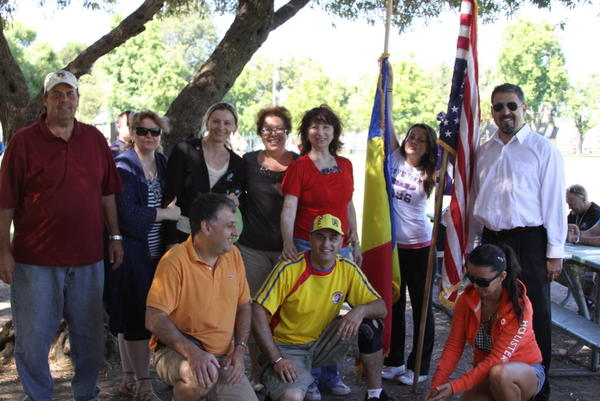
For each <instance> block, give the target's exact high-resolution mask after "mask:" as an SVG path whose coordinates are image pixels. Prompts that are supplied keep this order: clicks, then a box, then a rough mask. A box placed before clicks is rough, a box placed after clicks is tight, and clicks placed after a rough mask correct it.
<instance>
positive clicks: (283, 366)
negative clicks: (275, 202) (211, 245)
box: [252, 214, 391, 401]
mask: <svg viewBox="0 0 600 401" xmlns="http://www.w3.org/2000/svg"><path fill="white" fill-rule="evenodd" d="M343 237H344V233H343V231H342V224H341V222H340V219H338V218H337V217H335V216H332V215H330V214H324V215H322V216H318V217H317V218H315V220H314V222H313V225H312V229H311V234H310V245H311V250H310V251H308V252H305V253H302V254H299V255H298V256H296V257H295V258H294V259H291V260H285V261H282V262H281V263H279V264H278V265H277V266H275V267H274V268H273V271H272V272H271V274H270V275H269V276H268V277H267V279H266V280H265V282H264V283H263V285H262V287H261V289H260V290H259V291H258V293H257V295H256V297H255V299H254V303H253V306H252V329H253V333H254V336H255V338H256V340H257V342H258V344H259V346H260V348H261V350H262V352H263V355H262V359H263V364H264V365H265V366H266V365H270V366H268V367H267V369H265V372H264V374H263V377H262V382H263V384H264V385H265V387H266V390H267V393H268V395H269V396H270V397H271V398H272V399H274V400H279V401H291V400H294V401H295V400H298V401H301V400H302V399H303V398H304V395H305V393H306V390H307V389H308V386H309V385H310V384H311V383H312V382H313V377H312V375H311V373H310V372H311V369H312V368H314V367H319V366H327V365H333V364H336V363H339V362H341V361H342V359H343V358H344V356H345V355H346V353H347V351H348V349H349V348H350V346H351V345H352V342H353V341H356V339H357V337H358V348H359V351H360V353H361V360H362V363H363V365H364V368H365V372H366V377H367V395H366V397H365V399H366V400H378V399H381V400H390V399H391V398H390V397H388V396H387V394H386V393H385V392H384V391H383V390H382V387H381V368H382V363H383V353H382V342H381V332H382V329H383V325H382V323H381V321H379V320H376V319H381V318H383V317H384V316H385V315H386V308H385V304H384V302H383V300H382V299H381V297H380V296H379V294H377V292H376V291H375V290H374V289H373V287H371V284H369V282H368V280H367V278H366V276H365V275H364V273H363V272H362V271H361V270H360V268H359V267H358V266H357V265H356V264H354V262H352V260H350V259H347V258H344V257H342V256H340V255H338V251H339V249H340V247H341V246H342V243H343ZM344 302H348V303H349V304H350V305H351V307H352V309H351V310H350V311H349V312H348V313H346V314H345V315H344V316H341V317H340V316H339V313H340V309H341V307H342V304H343V303H344Z"/></svg>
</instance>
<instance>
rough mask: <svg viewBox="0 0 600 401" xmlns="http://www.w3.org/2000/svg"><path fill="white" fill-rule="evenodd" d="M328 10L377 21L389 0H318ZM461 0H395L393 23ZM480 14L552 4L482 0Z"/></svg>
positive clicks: (565, 0) (487, 17)
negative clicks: (523, 6) (528, 5)
mask: <svg viewBox="0 0 600 401" xmlns="http://www.w3.org/2000/svg"><path fill="white" fill-rule="evenodd" d="M586 1H587V0H559V2H560V3H562V4H564V5H566V6H568V7H574V6H575V4H578V3H584V2H586ZM316 3H317V4H318V5H319V6H321V7H323V8H324V9H325V10H326V11H327V12H329V13H331V14H334V15H337V16H339V17H342V18H345V19H351V20H354V19H358V18H364V19H366V20H367V21H368V22H369V23H371V24H373V23H375V22H376V21H383V20H384V18H385V8H386V5H387V1H386V0H316ZM460 3H461V1H460V0H442V1H440V0H428V1H425V0H394V1H393V3H392V4H393V5H392V24H393V25H394V26H396V27H398V28H399V29H400V31H403V30H404V29H406V28H407V27H409V26H410V25H411V24H412V23H413V22H414V20H415V19H421V20H425V21H427V20H429V19H432V18H435V17H438V16H440V15H441V14H442V13H444V12H446V11H448V10H449V9H451V8H452V9H457V8H459V7H460ZM477 3H478V7H479V15H480V16H482V17H483V20H484V22H491V21H494V20H495V19H496V18H497V17H498V16H500V15H506V16H509V15H512V14H514V13H515V12H516V11H517V10H518V9H519V8H520V7H521V6H522V5H524V4H527V3H529V4H533V5H536V6H538V7H539V8H550V0H479V1H478V2H477Z"/></svg>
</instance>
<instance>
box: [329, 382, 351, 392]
mask: <svg viewBox="0 0 600 401" xmlns="http://www.w3.org/2000/svg"><path fill="white" fill-rule="evenodd" d="M329 391H331V393H332V394H335V395H348V394H350V393H351V392H352V389H351V388H350V387H348V386H347V385H346V383H344V382H343V381H342V379H340V380H339V381H338V382H337V383H336V384H335V386H333V387H331V388H330V389H329Z"/></svg>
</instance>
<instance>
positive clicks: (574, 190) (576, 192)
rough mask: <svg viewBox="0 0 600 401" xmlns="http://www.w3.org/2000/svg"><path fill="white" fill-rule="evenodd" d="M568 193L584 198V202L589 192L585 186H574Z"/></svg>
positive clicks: (568, 189)
mask: <svg viewBox="0 0 600 401" xmlns="http://www.w3.org/2000/svg"><path fill="white" fill-rule="evenodd" d="M567 193H568V194H573V195H579V196H582V197H583V199H584V200H587V191H586V190H585V188H584V187H583V185H579V184H573V185H571V186H570V187H569V188H567Z"/></svg>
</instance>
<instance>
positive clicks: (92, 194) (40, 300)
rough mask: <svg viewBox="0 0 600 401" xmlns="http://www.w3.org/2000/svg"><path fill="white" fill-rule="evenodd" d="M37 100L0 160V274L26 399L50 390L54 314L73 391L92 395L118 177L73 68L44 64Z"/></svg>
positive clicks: (119, 254) (117, 258)
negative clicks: (85, 117)
mask: <svg viewBox="0 0 600 401" xmlns="http://www.w3.org/2000/svg"><path fill="white" fill-rule="evenodd" d="M43 101H44V106H45V108H46V112H45V113H44V114H42V116H41V117H40V119H39V120H38V121H37V122H36V123H35V124H33V125H30V126H28V127H26V128H23V129H21V130H20V131H18V132H16V133H15V134H14V135H13V137H12V138H11V140H10V142H9V144H8V149H7V151H6V154H5V155H4V159H3V161H2V167H1V168H0V279H1V280H3V281H4V282H6V283H8V284H11V308H12V314H13V321H14V324H15V334H16V340H15V361H16V364H17V370H18V372H19V377H20V379H21V382H22V384H23V389H24V391H25V393H26V397H25V400H35V401H51V400H52V387H53V382H52V377H51V375H50V370H49V368H48V352H49V349H50V344H51V342H52V339H53V338H54V336H55V335H56V330H57V328H58V325H59V323H60V320H61V319H62V318H63V317H64V318H65V320H66V321H67V324H68V325H69V336H70V345H71V359H72V361H73V366H74V376H73V380H72V382H71V383H72V387H73V394H74V398H75V400H77V401H88V400H97V399H98V393H99V389H98V388H97V386H96V378H97V376H98V371H99V369H100V367H101V364H102V361H103V356H104V345H103V344H104V327H103V309H102V290H103V282H104V278H103V277H104V267H103V261H102V259H103V239H102V235H103V223H104V222H106V225H107V228H108V230H109V233H110V238H111V240H110V244H109V256H110V258H111V261H112V262H114V265H113V268H117V267H118V266H119V264H120V263H121V260H122V258H123V248H122V247H121V243H120V240H121V236H120V234H119V226H118V223H117V211H116V205H115V198H114V193H115V192H116V191H119V190H120V189H121V183H120V181H119V177H118V175H117V172H116V168H115V165H114V162H113V159H112V155H111V152H110V150H109V148H108V145H107V143H106V140H105V139H104V136H103V135H102V134H101V133H100V132H99V131H98V130H97V129H96V128H94V127H92V126H90V125H87V124H82V123H80V122H78V121H77V120H76V119H75V112H76V111H77V106H78V105H79V92H78V86H77V78H75V76H74V75H73V74H71V73H70V72H68V71H62V70H61V71H55V72H52V73H50V74H48V75H47V76H46V80H45V82H44V97H43ZM11 223H14V238H13V241H12V244H11V243H10V226H11Z"/></svg>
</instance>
